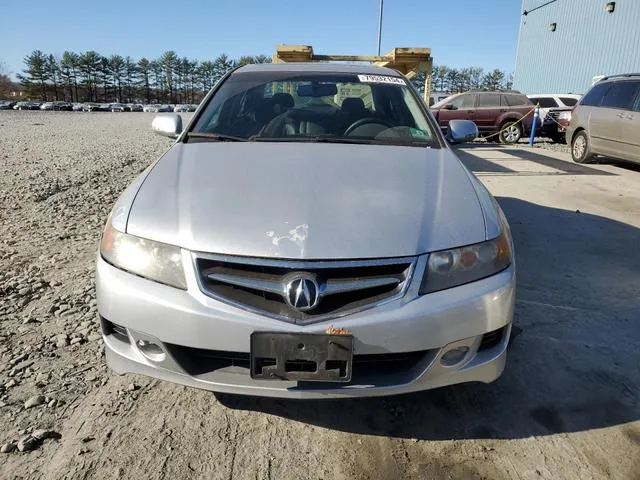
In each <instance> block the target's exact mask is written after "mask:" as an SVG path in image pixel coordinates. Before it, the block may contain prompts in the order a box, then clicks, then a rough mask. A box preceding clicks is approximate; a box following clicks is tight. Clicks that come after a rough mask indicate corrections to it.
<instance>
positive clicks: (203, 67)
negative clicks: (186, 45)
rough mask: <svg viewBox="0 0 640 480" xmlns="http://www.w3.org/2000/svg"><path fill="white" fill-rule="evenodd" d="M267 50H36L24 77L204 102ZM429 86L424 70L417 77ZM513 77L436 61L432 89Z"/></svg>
mask: <svg viewBox="0 0 640 480" xmlns="http://www.w3.org/2000/svg"><path fill="white" fill-rule="evenodd" d="M270 61H271V58H270V57H268V56H266V55H256V56H243V57H240V58H239V59H232V58H229V57H228V56H227V55H225V54H222V55H220V56H218V57H217V58H216V59H215V60H211V61H210V60H205V61H202V62H200V61H198V60H192V59H189V58H187V57H179V56H178V55H177V54H176V52H174V51H173V50H169V51H166V52H164V53H163V54H162V55H161V56H160V57H159V58H156V59H151V60H149V59H147V58H144V57H143V58H140V59H138V60H134V59H133V58H131V57H129V56H127V57H123V56H121V55H110V56H104V55H101V54H99V53H98V52H95V51H93V50H89V51H86V52H81V53H76V52H70V51H65V52H64V53H63V54H62V55H60V56H56V55H53V54H47V53H44V52H42V51H41V50H34V51H33V52H31V53H30V54H29V55H27V56H26V57H25V58H24V63H25V69H24V71H23V72H22V73H21V74H18V79H19V80H20V82H21V84H22V85H23V87H24V88H25V90H26V93H27V96H28V97H29V98H38V99H41V100H65V101H71V102H122V103H131V102H145V103H198V102H199V101H200V100H201V99H202V97H203V96H204V95H205V94H206V92H207V91H209V90H210V89H211V87H213V85H214V84H215V83H216V82H217V81H218V80H219V79H220V78H221V77H222V76H223V75H224V74H225V73H226V72H227V71H228V70H230V69H232V68H235V67H236V66H240V65H245V64H248V63H268V62H270ZM413 82H414V84H415V85H416V87H417V88H418V90H420V91H423V89H424V74H420V75H418V76H417V77H416V78H415V79H414V80H413ZM512 83H513V82H512V77H511V76H510V75H509V76H507V75H506V74H505V73H504V72H503V71H501V70H499V69H495V70H492V71H488V72H485V71H484V69H483V68H481V67H469V68H460V69H458V68H450V67H448V66H446V65H440V66H434V67H433V73H432V80H431V90H432V91H436V90H437V91H443V92H450V93H457V92H463V91H467V90H472V89H487V90H500V89H504V88H507V89H508V88H511V85H512Z"/></svg>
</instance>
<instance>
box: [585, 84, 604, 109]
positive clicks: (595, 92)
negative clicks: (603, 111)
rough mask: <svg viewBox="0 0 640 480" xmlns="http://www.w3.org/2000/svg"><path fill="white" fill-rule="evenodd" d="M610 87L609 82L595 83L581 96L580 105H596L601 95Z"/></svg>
mask: <svg viewBox="0 0 640 480" xmlns="http://www.w3.org/2000/svg"><path fill="white" fill-rule="evenodd" d="M610 87H611V83H609V82H606V83H597V84H596V85H594V87H593V88H592V89H591V90H589V91H588V92H587V94H586V95H585V96H584V97H582V101H581V102H580V105H585V106H591V107H597V106H598V105H600V102H602V97H604V94H605V93H607V91H608V90H609V88H610Z"/></svg>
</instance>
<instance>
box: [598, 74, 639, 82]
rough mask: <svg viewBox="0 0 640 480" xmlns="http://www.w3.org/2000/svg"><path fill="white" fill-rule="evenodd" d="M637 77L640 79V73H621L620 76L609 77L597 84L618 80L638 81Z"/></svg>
mask: <svg viewBox="0 0 640 480" xmlns="http://www.w3.org/2000/svg"><path fill="white" fill-rule="evenodd" d="M635 77H640V73H621V74H619V75H607V76H606V77H604V78H602V79H600V80H599V81H598V82H596V83H600V82H606V81H616V80H637V79H636V78H635Z"/></svg>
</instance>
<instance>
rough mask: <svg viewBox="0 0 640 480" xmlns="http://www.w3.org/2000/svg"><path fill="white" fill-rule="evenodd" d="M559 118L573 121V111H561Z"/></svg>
mask: <svg viewBox="0 0 640 480" xmlns="http://www.w3.org/2000/svg"><path fill="white" fill-rule="evenodd" d="M558 120H567V121H569V122H570V121H571V112H560V113H559V114H558Z"/></svg>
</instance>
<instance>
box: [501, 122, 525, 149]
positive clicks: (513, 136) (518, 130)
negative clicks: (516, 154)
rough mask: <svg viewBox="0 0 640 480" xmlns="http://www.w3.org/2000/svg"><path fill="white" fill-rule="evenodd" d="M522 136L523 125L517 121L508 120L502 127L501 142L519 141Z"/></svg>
mask: <svg viewBox="0 0 640 480" xmlns="http://www.w3.org/2000/svg"><path fill="white" fill-rule="evenodd" d="M521 138H522V126H521V125H520V124H519V123H517V122H507V123H505V124H504V125H502V128H501V129H500V143H506V144H511V143H518V141H519V140H520V139H521Z"/></svg>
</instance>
